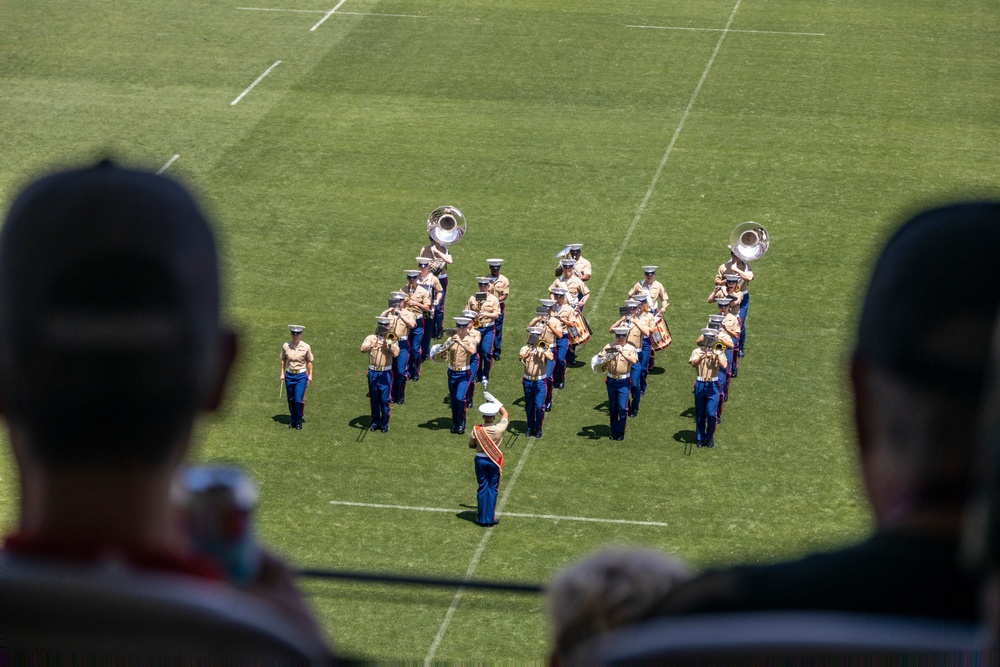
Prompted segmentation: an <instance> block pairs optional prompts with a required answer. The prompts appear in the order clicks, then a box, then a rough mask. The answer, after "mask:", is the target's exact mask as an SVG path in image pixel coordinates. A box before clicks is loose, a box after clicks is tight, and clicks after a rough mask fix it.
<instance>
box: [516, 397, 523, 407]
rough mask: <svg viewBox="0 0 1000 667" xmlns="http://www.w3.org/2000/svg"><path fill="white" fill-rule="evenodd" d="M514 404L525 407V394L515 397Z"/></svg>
mask: <svg viewBox="0 0 1000 667" xmlns="http://www.w3.org/2000/svg"><path fill="white" fill-rule="evenodd" d="M514 405H519V406H521V407H522V408H523V407H524V396H520V397H518V398H515V399H514Z"/></svg>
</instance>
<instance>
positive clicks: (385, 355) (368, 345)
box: [361, 334, 399, 367]
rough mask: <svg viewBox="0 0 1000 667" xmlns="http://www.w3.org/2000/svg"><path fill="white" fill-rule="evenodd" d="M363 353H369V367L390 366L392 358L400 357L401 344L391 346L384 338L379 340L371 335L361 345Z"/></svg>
mask: <svg viewBox="0 0 1000 667" xmlns="http://www.w3.org/2000/svg"><path fill="white" fill-rule="evenodd" d="M361 351H362V352H367V353H368V365H369V366H379V367H383V366H390V365H391V364H392V358H393V357H398V356H399V343H392V344H389V343H388V342H386V340H385V339H384V338H383V339H382V340H379V338H378V336H376V335H375V334H369V335H368V337H367V338H365V340H364V342H363V343H361Z"/></svg>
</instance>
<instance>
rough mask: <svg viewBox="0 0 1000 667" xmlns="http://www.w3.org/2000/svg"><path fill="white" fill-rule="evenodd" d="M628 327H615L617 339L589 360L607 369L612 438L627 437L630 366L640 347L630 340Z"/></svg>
mask: <svg viewBox="0 0 1000 667" xmlns="http://www.w3.org/2000/svg"><path fill="white" fill-rule="evenodd" d="M628 332H629V329H628V327H615V328H614V334H615V342H614V343H608V344H607V345H605V346H604V348H603V349H602V350H601V351H600V352H599V353H598V354H596V355H594V358H593V359H591V360H590V363H591V368H593V369H594V371H595V372H604V373H605V374H606V375H607V377H606V378H605V380H604V383H605V385H607V389H608V413H609V416H610V420H611V436H610V439H611V440H624V439H625V425H626V422H627V418H628V399H629V389H630V385H631V380H630V375H629V374H630V369H631V368H632V365H633V364H637V363H639V351H638V350H636V349H635V347H634V346H633V345H631V344H629V342H628V340H627V339H628Z"/></svg>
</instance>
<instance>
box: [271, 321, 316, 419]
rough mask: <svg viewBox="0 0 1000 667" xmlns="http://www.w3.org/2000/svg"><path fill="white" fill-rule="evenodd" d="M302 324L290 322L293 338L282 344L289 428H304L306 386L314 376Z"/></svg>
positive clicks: (283, 379)
mask: <svg viewBox="0 0 1000 667" xmlns="http://www.w3.org/2000/svg"><path fill="white" fill-rule="evenodd" d="M304 329H305V327H303V326H302V325H300V324H289V325H288V331H289V332H290V333H291V334H292V340H290V341H289V342H287V343H285V344H284V345H282V346H281V376H280V378H279V379H280V380H281V381H282V382H284V383H285V396H286V397H287V398H288V414H289V421H288V428H294V429H298V430H300V431H301V430H302V418H303V417H304V416H305V412H306V388H307V387H308V386H309V385H310V384H311V383H312V378H313V353H312V348H311V347H310V346H309V343H307V342H305V341H304V340H302V331H303V330H304Z"/></svg>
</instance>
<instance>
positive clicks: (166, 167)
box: [156, 153, 181, 175]
mask: <svg viewBox="0 0 1000 667" xmlns="http://www.w3.org/2000/svg"><path fill="white" fill-rule="evenodd" d="M180 156H181V154H180V153H178V154H177V155H175V156H173V157H172V158H170V159H169V160H167V163H166V164H165V165H163V166H162V167H160V170H159V171H158V172H156V173H157V175H159V174H162V173H163V172H165V171H166V170H167V169H170V165H172V164H173V163H174V162H176V161H177V158H179V157H180Z"/></svg>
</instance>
